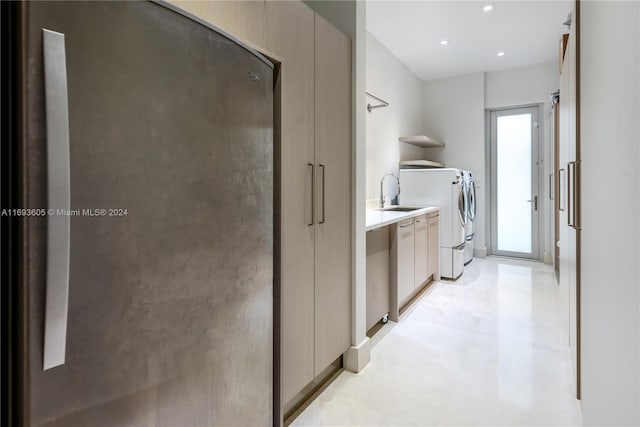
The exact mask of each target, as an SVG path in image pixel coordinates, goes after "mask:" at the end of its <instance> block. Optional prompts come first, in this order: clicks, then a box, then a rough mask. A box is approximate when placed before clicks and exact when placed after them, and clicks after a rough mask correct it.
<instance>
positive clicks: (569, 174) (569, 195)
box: [567, 162, 576, 228]
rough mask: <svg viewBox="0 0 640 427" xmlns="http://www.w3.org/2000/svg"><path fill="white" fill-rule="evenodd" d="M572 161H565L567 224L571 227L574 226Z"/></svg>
mask: <svg viewBox="0 0 640 427" xmlns="http://www.w3.org/2000/svg"><path fill="white" fill-rule="evenodd" d="M574 165H575V163H574V162H569V163H567V225H568V226H569V227H571V228H574V223H573V219H574V215H575V212H574V211H575V208H576V207H575V206H573V202H574V200H575V199H574V197H573V191H572V189H573V182H571V181H572V178H573V177H574Z"/></svg>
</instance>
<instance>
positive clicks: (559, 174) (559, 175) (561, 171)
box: [558, 169, 566, 212]
mask: <svg viewBox="0 0 640 427" xmlns="http://www.w3.org/2000/svg"><path fill="white" fill-rule="evenodd" d="M563 172H566V171H565V170H564V169H560V170H558V181H559V182H558V184H559V185H558V187H559V190H560V191H559V192H558V197H559V198H558V210H559V211H560V212H564V209H565V206H564V203H563V200H562V189H563V188H564V186H563V185H562V178H564V174H563Z"/></svg>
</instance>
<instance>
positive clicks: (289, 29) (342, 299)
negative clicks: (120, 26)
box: [266, 2, 351, 403]
mask: <svg viewBox="0 0 640 427" xmlns="http://www.w3.org/2000/svg"><path fill="white" fill-rule="evenodd" d="M266 7H267V10H266V12H267V28H268V31H267V40H268V43H269V46H268V48H269V49H270V50H272V51H273V52H275V53H277V54H278V55H281V56H282V57H283V61H282V64H281V70H280V85H281V94H282V99H281V104H282V107H281V108H282V118H281V120H282V125H281V129H282V135H281V141H282V142H281V144H282V148H281V150H282V156H281V159H282V165H281V180H282V184H281V188H282V195H281V197H282V202H281V206H282V213H281V215H282V217H281V223H282V246H281V247H282V252H281V258H282V272H281V277H282V363H281V366H282V399H283V402H284V403H286V402H288V401H290V400H291V399H292V398H293V397H295V396H296V394H297V393H299V392H300V391H301V390H302V389H303V388H304V387H305V386H306V385H307V384H309V383H310V382H311V381H312V380H313V379H314V378H315V377H316V376H317V375H318V374H320V373H321V372H322V371H323V370H324V369H325V368H327V367H328V366H329V365H330V364H331V362H333V361H334V360H336V359H337V358H338V357H340V355H341V354H342V353H344V352H345V351H346V350H347V349H348V347H349V345H350V344H351V44H350V40H349V38H348V37H347V36H345V35H344V34H343V33H341V32H340V31H338V30H337V29H336V28H334V27H333V26H332V25H331V24H329V23H328V22H327V21H326V20H324V19H323V18H322V17H320V16H319V15H317V14H315V13H314V12H313V11H312V10H311V9H309V8H308V7H307V6H305V5H304V4H303V3H301V2H267V3H266Z"/></svg>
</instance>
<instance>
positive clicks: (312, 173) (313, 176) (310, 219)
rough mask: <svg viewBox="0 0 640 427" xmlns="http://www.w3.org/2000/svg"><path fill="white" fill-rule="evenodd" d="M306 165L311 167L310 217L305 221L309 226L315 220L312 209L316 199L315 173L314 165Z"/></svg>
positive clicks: (313, 209)
mask: <svg viewBox="0 0 640 427" xmlns="http://www.w3.org/2000/svg"><path fill="white" fill-rule="evenodd" d="M307 166H308V167H310V168H311V204H310V205H311V209H310V211H311V212H310V213H311V214H310V215H309V216H310V218H309V220H308V221H307V225H308V226H309V227H312V226H313V223H314V222H315V213H314V211H315V210H316V209H315V201H316V190H315V188H316V184H315V183H316V179H315V178H316V174H315V167H314V166H313V163H307Z"/></svg>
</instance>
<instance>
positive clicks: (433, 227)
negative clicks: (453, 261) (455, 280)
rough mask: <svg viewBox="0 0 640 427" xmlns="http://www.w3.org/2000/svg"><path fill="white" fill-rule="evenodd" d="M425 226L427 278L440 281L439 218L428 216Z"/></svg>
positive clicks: (436, 215) (437, 216)
mask: <svg viewBox="0 0 640 427" xmlns="http://www.w3.org/2000/svg"><path fill="white" fill-rule="evenodd" d="M427 224H428V227H427V277H428V276H431V275H433V280H440V272H439V271H438V268H439V266H440V216H439V215H438V214H435V215H430V216H429V219H428V220H427Z"/></svg>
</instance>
